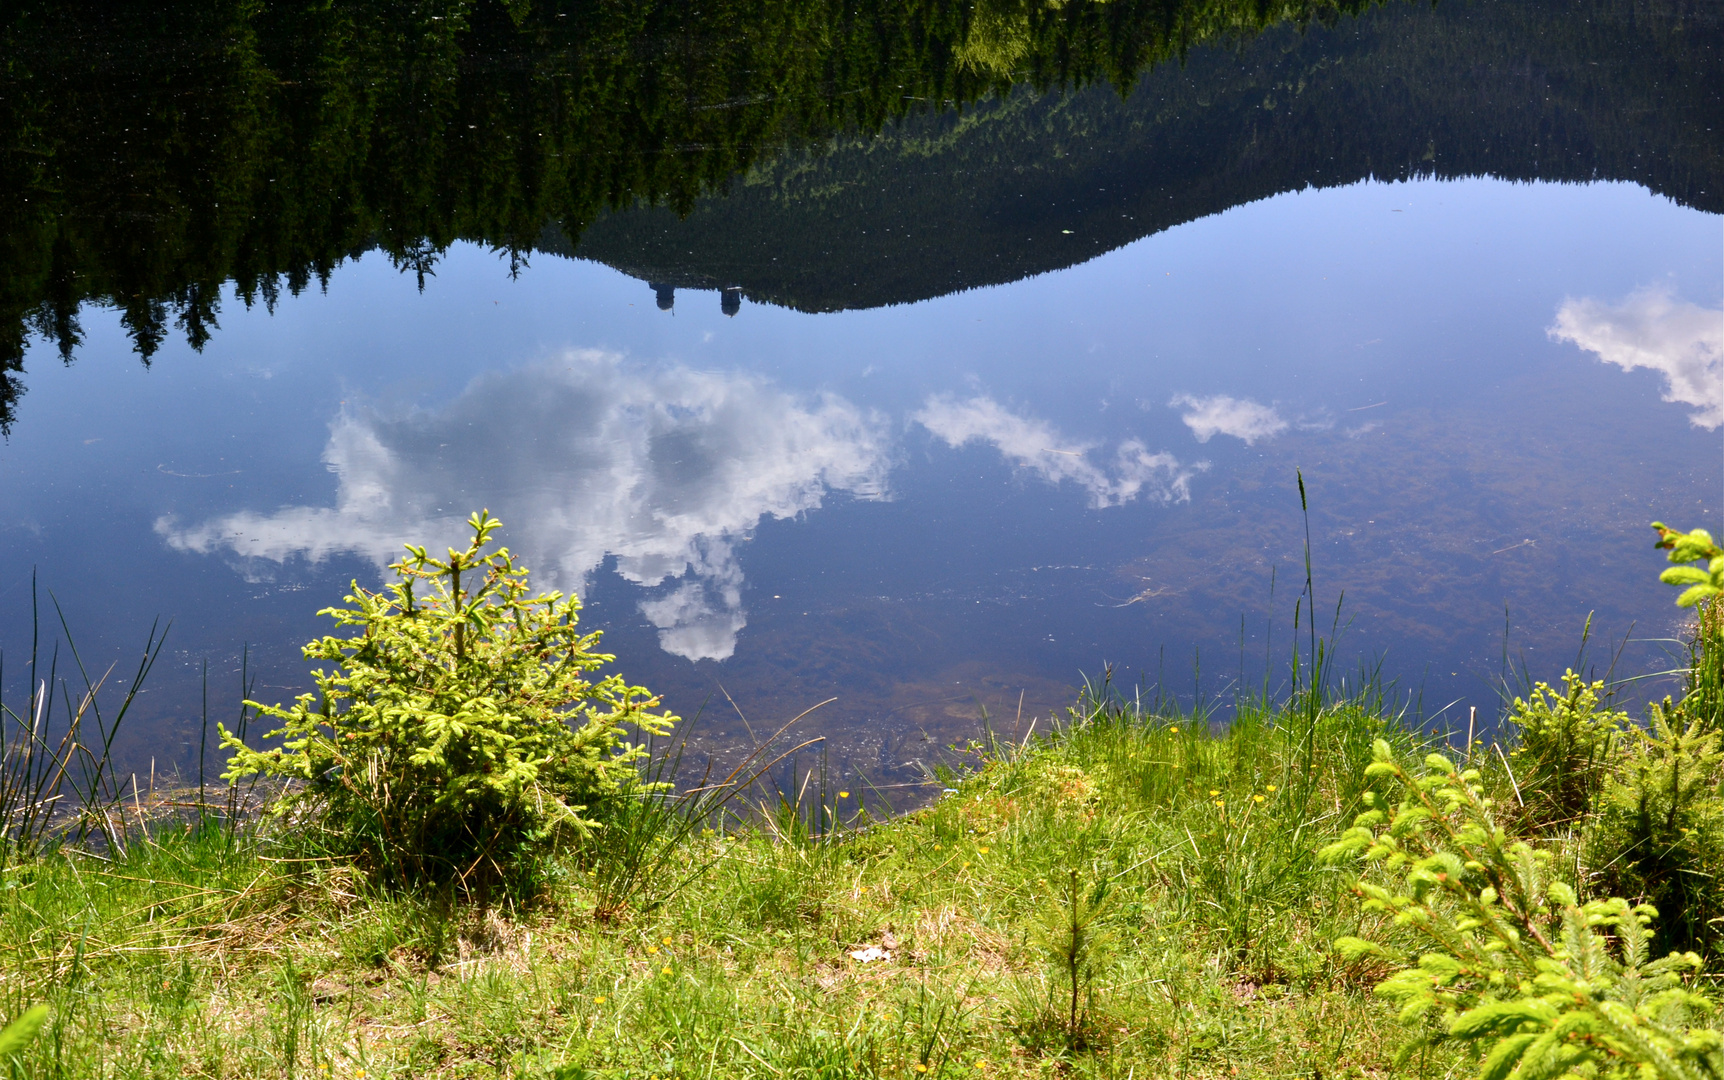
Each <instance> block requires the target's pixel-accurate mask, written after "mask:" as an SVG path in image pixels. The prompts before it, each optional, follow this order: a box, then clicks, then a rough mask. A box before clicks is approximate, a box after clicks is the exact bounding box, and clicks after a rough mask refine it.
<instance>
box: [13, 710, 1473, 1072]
mask: <svg viewBox="0 0 1724 1080" xmlns="http://www.w3.org/2000/svg"><path fill="white" fill-rule="evenodd" d="M1043 726H1044V729H1045V728H1046V726H1047V725H1046V723H1045V722H1044V725H1043ZM1397 732H1398V729H1397V728H1396V727H1395V726H1394V725H1393V724H1392V723H1390V722H1388V721H1386V720H1385V719H1384V718H1383V717H1382V716H1381V715H1379V714H1378V713H1377V712H1375V711H1374V710H1372V709H1370V708H1365V707H1360V706H1341V707H1335V708H1331V709H1329V710H1327V711H1325V712H1324V713H1323V714H1322V715H1321V717H1320V718H1319V719H1318V721H1317V722H1316V724H1315V725H1311V724H1310V723H1308V722H1307V721H1306V720H1305V719H1304V718H1303V717H1298V716H1293V715H1291V714H1288V715H1272V714H1262V713H1252V712H1249V711H1248V712H1246V713H1245V714H1244V715H1242V716H1241V718H1240V719H1239V720H1238V721H1237V722H1235V723H1234V724H1233V725H1232V726H1231V727H1230V728H1229V729H1228V730H1227V731H1225V732H1221V733H1212V732H1211V731H1210V730H1209V729H1208V728H1207V727H1206V726H1205V725H1203V724H1201V723H1189V722H1185V721H1183V720H1181V719H1180V718H1177V717H1165V716H1163V717H1156V716H1146V715H1142V714H1140V713H1137V712H1135V711H1134V710H1133V709H1132V708H1130V707H1129V706H1126V705H1123V704H1120V703H1117V702H1116V703H1112V704H1109V705H1098V704H1097V703H1095V702H1093V701H1090V702H1084V703H1080V708H1078V709H1076V710H1074V711H1073V712H1072V713H1071V714H1070V715H1069V716H1068V717H1067V718H1065V719H1064V720H1063V721H1062V722H1061V723H1060V724H1058V725H1057V726H1056V727H1055V729H1054V730H1051V731H1049V730H1044V731H1043V733H1042V734H1039V735H1037V736H1036V737H1034V738H1031V739H1029V740H1028V741H1027V742H1025V743H1022V744H1019V745H1006V744H998V743H996V744H993V745H991V746H975V747H972V748H971V749H970V751H969V753H968V754H967V755H966V756H967V758H968V760H969V761H970V762H971V764H972V766H973V768H972V770H971V771H970V773H969V775H968V776H967V777H965V778H964V779H962V780H955V781H954V782H953V783H954V787H953V789H952V790H949V791H947V792H946V793H945V794H944V795H943V796H942V797H941V798H940V799H939V801H938V802H936V803H935V804H934V805H932V806H929V807H927V808H925V809H923V810H920V811H917V812H915V813H912V814H909V815H906V816H904V817H901V818H897V819H894V820H890V821H885V822H879V823H873V824H870V823H868V822H867V821H866V815H865V814H863V813H861V812H859V811H856V810H853V809H850V808H851V807H852V806H854V805H857V804H858V795H859V794H860V793H857V792H850V793H845V792H837V793H834V794H833V799H834V804H833V806H832V807H831V808H830V811H831V812H832V813H834V814H835V815H836V817H837V818H838V819H839V820H840V822H842V825H843V827H841V828H838V829H835V830H828V831H827V832H826V834H825V835H812V834H810V833H809V832H808V831H807V830H805V829H800V828H796V827H794V826H792V825H791V824H790V819H789V818H786V819H785V820H784V822H783V823H782V825H781V826H780V827H775V826H773V825H772V824H771V823H767V824H766V825H765V826H764V827H762V828H755V829H733V830H731V831H730V832H729V833H728V834H726V833H721V832H717V831H707V830H702V831H698V832H695V833H692V834H690V835H688V836H687V837H685V838H684V839H682V840H681V841H679V846H678V848H677V850H676V851H674V852H672V853H671V857H670V858H668V859H666V860H664V863H663V867H662V869H661V870H660V871H659V872H658V873H657V876H656V878H655V880H653V881H649V882H647V883H646V885H645V887H644V888H643V889H641V890H639V891H638V892H637V893H635V895H634V896H633V897H632V898H631V902H630V903H628V904H626V905H624V906H622V908H621V910H620V911H619V912H617V913H616V914H615V915H614V916H611V917H608V918H606V917H600V915H598V914H596V913H595V909H599V910H602V909H604V908H606V907H607V906H610V905H608V904H606V903H605V899H606V896H607V893H606V884H605V882H604V881H603V880H601V877H600V875H599V874H598V873H596V872H595V871H593V870H587V869H582V868H581V867H580V866H579V865H571V866H570V867H569V869H568V871H567V873H566V874H565V876H564V878H563V879H562V880H560V881H558V882H555V883H554V884H553V885H552V887H551V888H550V890H549V892H548V894H547V895H546V896H545V897H544V899H543V900H542V902H540V903H539V904H537V905H535V906H534V907H532V908H531V909H530V910H524V911H523V910H513V911H512V910H508V909H495V910H492V911H490V912H488V913H484V914H480V913H478V912H477V911H476V909H474V908H473V907H471V906H466V907H460V906H455V905H449V904H440V903H439V902H438V901H437V899H436V898H435V897H430V896H402V895H398V894H396V895H392V894H387V893H382V892H378V891H374V890H373V889H372V888H371V887H370V886H368V885H366V884H365V883H364V882H363V880H362V879H361V878H360V877H359V876H358V875H357V874H355V873H353V872H351V871H350V870H349V869H346V868H344V867H343V866H342V865H341V864H339V863H334V862H294V861H284V860H281V859H278V858H276V857H274V856H273V855H272V845H271V844H270V842H269V841H268V840H267V839H266V838H247V837H246V836H245V835H244V834H243V833H242V834H241V835H240V836H239V837H238V838H235V839H230V838H229V836H228V834H227V833H225V832H224V831H223V830H221V829H219V828H210V829H205V830H198V829H193V828H184V827H182V828H173V829H168V830H165V831H163V832H162V833H161V834H160V835H158V836H157V838H156V840H155V842H154V843H150V844H143V843H135V844H133V845H132V850H131V851H130V852H129V854H128V856H127V858H126V859H125V860H124V861H121V862H117V863H113V864H109V863H104V862H102V861H100V860H97V859H95V858H91V857H88V856H83V855H77V854H65V855H56V856H51V857H48V858H44V859H41V860H38V861H35V862H32V863H27V864H25V865H23V866H20V867H17V868H15V869H13V870H12V871H11V872H9V874H8V876H7V878H6V880H5V882H4V884H3V885H0V935H3V939H4V946H3V948H4V960H3V961H0V964H3V970H4V973H3V976H0V979H3V983H0V986H3V987H4V990H3V993H4V1000H5V1002H6V1011H7V1013H8V1014H9V1015H10V1014H16V1013H17V1012H18V1011H19V1010H20V1009H21V1008H22V1007H23V1006H24V1005H25V1004H27V1003H31V1002H36V1001H45V1002H47V1003H48V1004H49V1005H50V1007H51V1009H52V1019H51V1020H50V1021H49V1023H48V1025H47V1026H46V1027H45V1028H44V1029H43V1034H42V1036H41V1037H39V1038H38V1039H37V1040H36V1042H35V1044H34V1045H33V1046H32V1047H31V1048H30V1049H29V1050H28V1051H26V1052H25V1054H24V1055H23V1057H22V1058H21V1059H19V1062H18V1063H17V1064H16V1065H15V1066H14V1072H15V1075H20V1076H33V1077H86V1076H88V1077H95V1076H104V1077H106V1076H167V1075H187V1076H212V1077H214V1076H223V1077H227V1076H233V1077H239V1076H272V1077H273V1076H305V1077H321V1076H326V1075H327V1076H334V1077H360V1076H367V1077H383V1076H492V1075H507V1076H556V1075H561V1076H582V1075H586V1074H587V1073H585V1072H583V1071H582V1070H588V1071H590V1072H591V1073H592V1074H593V1075H597V1076H606V1077H610V1076H615V1077H624V1076H627V1077H709V1076H713V1077H718V1076H725V1077H731V1076H760V1077H769V1076H770V1077H848V1076H858V1077H868V1076H905V1077H912V1076H979V1075H999V1076H1028V1075H1044V1074H1046V1073H1048V1072H1049V1071H1050V1070H1053V1071H1060V1072H1070V1073H1073V1074H1075V1075H1085V1076H1087V1075H1096V1076H1122V1077H1125V1076H1142V1077H1154V1076H1193V1077H1204V1076H1216V1077H1221V1076H1235V1075H1246V1076H1288V1077H1292V1076H1298V1077H1311V1076H1337V1075H1360V1074H1364V1075H1378V1074H1381V1073H1382V1072H1383V1071H1384V1069H1385V1067H1386V1065H1387V1062H1388V1055H1389V1054H1390V1052H1391V1050H1392V1048H1393V1046H1394V1045H1395V1044H1396V1042H1397V1036H1396V1033H1395V1024H1394V1020H1393V1016H1392V1012H1391V1010H1390V1009H1389V1007H1388V1006H1386V1005H1384V1004H1383V1003H1381V1002H1380V1001H1378V1000H1376V999H1374V998H1373V997H1372V996H1371V994H1370V989H1371V986H1372V985H1373V983H1374V981H1375V979H1376V978H1377V977H1379V976H1380V975H1381V969H1380V967H1374V966H1373V965H1372V964H1370V963H1369V962H1367V963H1366V964H1363V965H1360V964H1353V965H1349V964H1346V963H1343V962H1341V961H1340V960H1339V959H1338V958H1337V957H1336V955H1335V954H1334V952H1333V951H1332V949H1331V948H1330V944H1329V943H1330V942H1332V941H1333V940H1334V939H1335V938H1336V937H1337V936H1340V935H1344V934H1358V933H1360V932H1361V929H1362V928H1361V925H1360V916H1359V914H1358V908H1357V904H1356V903H1355V902H1354V901H1353V898H1352V896H1351V895H1350V893H1348V891H1347V890H1346V887H1345V882H1346V875H1345V874H1344V873H1342V872H1340V871H1337V870H1334V869H1330V868H1324V867H1319V866H1317V865H1316V864H1315V862H1314V859H1313V851H1314V850H1315V849H1316V848H1317V847H1318V846H1320V845H1321V844H1322V843H1323V842H1324V841H1325V840H1327V839H1328V838H1330V837H1332V836H1333V835H1334V834H1335V833H1336V832H1338V831H1339V830H1340V829H1342V828H1344V827H1345V826H1346V825H1347V824H1348V823H1349V822H1350V821H1351V819H1352V816H1353V814H1354V812H1355V811H1356V808H1357V805H1356V804H1357V801H1358V795H1359V790H1360V785H1361V783H1362V773H1363V769H1364V766H1365V765H1366V763H1367V762H1368V761H1369V758H1370V745H1371V742H1372V740H1373V739H1374V738H1378V737H1383V736H1388V737H1390V738H1392V739H1397V740H1399V741H1400V742H1402V743H1404V742H1405V738H1406V737H1405V736H1404V735H1400V734H1397ZM701 866H704V867H705V870H704V871H703V872H701V873H699V874H698V876H697V877H696V878H695V879H694V880H693V882H692V883H691V884H689V885H688V886H687V887H684V888H682V889H680V890H679V891H675V892H674V893H671V895H665V894H666V893H670V892H671V887H672V886H674V885H675V884H676V882H677V881H678V880H681V879H682V878H684V877H686V876H687V873H688V872H689V871H690V870H693V869H698V868H699V867H701ZM607 874H608V871H607ZM1074 888H1075V890H1076V892H1077V894H1078V896H1077V898H1076V900H1075V902H1074V900H1073V896H1072V893H1073V890H1074ZM1102 891H1105V895H1103V896H1101V897H1100V898H1099V902H1097V893H1098V892H1102ZM1074 917H1075V918H1076V920H1077V922H1078V923H1079V926H1078V929H1077V932H1076V934H1075V935H1074V934H1073V929H1072V924H1073V919H1074ZM1074 937H1075V940H1074ZM870 948H872V949H874V950H875V951H874V952H867V951H865V950H868V949H870ZM887 954H889V955H887ZM869 957H878V958H876V959H868V958H869ZM1074 972H1075V984H1076V985H1075V1005H1074ZM558 1070H562V1071H561V1072H560V1073H559V1071H558ZM1423 1071H1424V1072H1425V1073H1426V1074H1428V1075H1443V1074H1444V1073H1445V1071H1446V1070H1445V1063H1444V1062H1441V1061H1436V1060H1432V1061H1428V1062H1425V1063H1424V1064H1423Z"/></svg>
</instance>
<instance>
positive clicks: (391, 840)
mask: <svg viewBox="0 0 1724 1080" xmlns="http://www.w3.org/2000/svg"><path fill="white" fill-rule="evenodd" d="M500 524H501V523H500V522H498V521H497V520H496V519H495V518H493V517H491V516H490V515H489V514H488V513H486V512H484V511H481V512H479V513H478V514H475V515H473V516H472V517H471V518H469V519H468V525H469V526H470V527H471V528H472V530H473V538H472V540H471V542H470V543H469V544H468V545H467V547H466V549H465V550H462V551H456V550H454V549H450V550H449V556H448V559H447V560H440V559H434V558H432V557H431V556H430V555H429V554H427V553H426V550H425V549H424V548H422V547H415V546H413V545H411V544H410V545H408V547H407V550H408V552H409V555H408V557H407V558H405V559H403V560H402V561H400V562H397V563H395V564H393V565H392V566H391V567H390V569H391V570H393V571H394V572H395V575H396V580H395V581H394V582H393V583H391V584H389V585H387V586H386V587H385V588H383V589H382V590H381V591H378V592H372V591H369V590H366V589H364V588H361V587H360V585H359V584H358V583H357V582H355V583H354V584H353V593H352V595H350V596H348V597H347V603H348V604H350V605H352V606H350V607H336V608H327V609H325V610H323V611H321V612H319V614H320V615H328V616H331V617H332V618H334V619H335V621H336V624H337V625H338V626H340V627H342V628H350V629H351V631H352V632H351V634H350V635H349V636H346V637H337V636H327V637H324V638H323V639H321V640H319V641H314V642H311V643H310V644H308V645H307V646H306V647H305V657H306V659H308V660H312V661H323V662H326V663H328V664H330V665H331V666H330V667H329V668H327V669H325V668H318V669H317V670H315V671H313V673H312V675H313V678H314V679H315V680H316V683H317V692H316V693H312V694H304V695H301V696H300V697H299V698H298V700H297V701H296V702H295V704H294V705H293V706H292V707H291V708H283V707H281V706H279V705H277V706H265V705H260V704H258V703H256V702H247V704H248V705H250V706H253V707H255V708H258V709H260V710H261V711H262V712H263V713H264V714H266V715H269V716H271V717H274V718H275V719H277V720H279V721H280V722H281V726H280V728H278V729H277V730H276V731H273V732H271V733H270V735H269V736H268V737H269V738H270V739H272V740H280V742H279V744H278V745H276V746H274V747H273V748H271V749H267V750H255V749H252V748H250V747H248V746H246V745H245V744H244V743H243V742H241V741H240V740H239V739H238V738H236V737H235V736H234V735H232V734H231V733H229V732H228V731H227V730H226V729H225V728H223V729H222V732H221V734H222V745H223V746H225V747H227V748H229V749H231V750H232V751H233V757H232V759H231V760H230V761H229V766H228V772H227V774H226V775H227V778H228V779H229V780H230V781H231V780H237V779H239V778H241V777H247V776H253V775H257V774H263V775H267V776H273V777H278V778H281V779H282V780H284V781H286V784H285V787H284V790H283V794H282V796H281V798H280V799H279V800H278V801H277V803H276V805H275V807H274V812H275V813H276V814H277V815H278V816H279V817H281V818H284V819H285V820H286V822H287V823H288V824H290V825H291V830H292V832H293V834H294V835H298V836H302V837H304V838H305V839H306V840H307V841H308V842H309V843H310V844H311V845H312V846H313V847H315V848H317V849H318V850H320V851H322V852H325V853H328V854H337V855H345V856H351V857H354V858H356V859H357V860H359V862H360V864H361V865H362V866H363V867H364V868H365V869H367V870H368V871H369V872H371V874H372V875H373V876H374V877H376V878H378V879H380V880H382V881H384V882H386V883H391V884H403V885H405V884H421V883H443V884H449V885H453V886H454V887H455V889H456V890H457V891H458V892H460V893H461V894H463V895H466V896H469V897H475V898H478V899H481V900H483V899H486V898H488V897H491V896H494V895H498V894H499V893H500V892H501V893H507V894H509V895H514V896H520V895H522V894H523V892H524V891H526V892H530V891H531V890H532V889H533V887H534V885H535V882H537V881H538V880H540V878H541V877H542V874H543V873H544V871H546V870H547V869H548V866H549V864H548V862H547V861H546V860H547V858H548V857H549V856H551V855H553V854H555V853H556V852H557V851H558V850H560V849H562V848H564V847H565V846H566V845H567V843H568V842H570V841H572V840H575V839H578V838H580V837H582V836H585V835H588V834H590V833H591V832H592V831H593V830H594V829H595V828H597V827H600V826H601V825H602V822H603V820H604V817H605V807H606V805H607V804H612V805H614V801H615V800H617V799H619V798H622V797H626V796H629V795H631V794H632V795H638V794H641V793H642V789H643V788H645V787H648V786H650V785H646V784H644V782H643V781H642V780H641V778H640V774H639V771H638V767H637V764H636V763H637V761H638V759H639V758H640V757H641V756H642V755H643V754H644V753H645V751H644V750H643V749H642V748H641V747H639V746H637V745H634V744H631V743H629V742H628V741H627V738H628V735H629V733H630V732H631V731H636V732H644V733H646V734H648V735H659V734H663V733H665V732H666V731H668V729H669V728H670V727H671V725H672V724H674V723H675V722H676V717H674V716H671V715H670V714H668V713H658V712H654V711H653V710H655V709H657V708H658V707H659V700H658V698H656V697H654V696H653V695H652V694H651V693H650V692H648V691H647V690H646V689H645V688H643V687H639V686H630V685H628V683H626V682H625V681H624V680H623V678H622V676H621V675H617V674H610V675H607V676H603V677H595V676H594V675H593V674H592V673H593V672H595V671H596V670H597V669H598V668H600V667H602V666H603V665H604V664H607V663H609V662H611V661H613V660H614V659H615V657H613V656H610V655H606V654H603V653H599V652H597V651H595V649H596V646H597V644H598V640H599V635H598V633H596V632H594V633H586V634H583V633H582V632H581V631H580V630H579V628H578V624H579V612H580V607H581V605H580V601H579V600H578V599H577V598H576V597H574V596H567V597H565V596H563V595H562V594H561V593H556V592H551V593H545V594H542V595H539V596H529V595H528V593H529V590H528V586H527V571H526V569H525V568H523V567H519V566H517V565H516V564H515V559H514V556H513V555H512V554H511V553H510V552H509V550H508V549H507V548H502V547H499V548H496V549H494V550H490V551H487V550H486V549H487V548H489V547H490V544H491V538H492V534H493V533H495V532H496V530H497V529H498V527H499V525H500Z"/></svg>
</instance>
